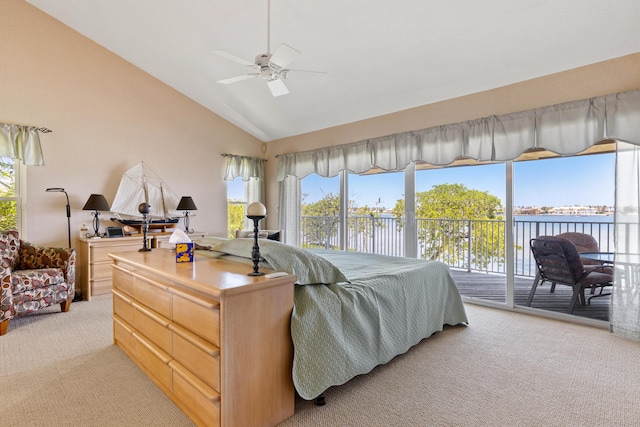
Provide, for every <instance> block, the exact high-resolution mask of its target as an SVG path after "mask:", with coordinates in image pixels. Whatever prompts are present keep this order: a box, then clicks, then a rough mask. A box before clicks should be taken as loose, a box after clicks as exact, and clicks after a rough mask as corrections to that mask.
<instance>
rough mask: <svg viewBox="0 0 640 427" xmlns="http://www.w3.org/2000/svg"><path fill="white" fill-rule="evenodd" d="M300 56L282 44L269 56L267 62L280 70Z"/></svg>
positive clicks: (296, 51)
mask: <svg viewBox="0 0 640 427" xmlns="http://www.w3.org/2000/svg"><path fill="white" fill-rule="evenodd" d="M298 55H300V52H299V51H298V50H296V49H294V48H292V47H291V46H289V45H287V44H284V43H282V44H281V45H280V47H279V48H278V49H277V50H276V51H275V52H273V55H271V59H270V60H269V62H271V63H272V64H275V65H277V66H278V67H280V68H284V67H286V66H287V65H289V64H291V63H292V62H293V61H294V60H295V59H296V58H297V57H298Z"/></svg>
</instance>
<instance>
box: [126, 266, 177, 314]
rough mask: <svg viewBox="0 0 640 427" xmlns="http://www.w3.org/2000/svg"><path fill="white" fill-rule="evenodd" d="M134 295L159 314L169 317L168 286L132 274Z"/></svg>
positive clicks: (170, 312) (169, 295)
mask: <svg viewBox="0 0 640 427" xmlns="http://www.w3.org/2000/svg"><path fill="white" fill-rule="evenodd" d="M133 292H134V294H133V295H134V296H135V298H136V299H137V300H138V301H140V302H141V303H143V304H144V305H146V306H147V307H150V308H151V309H153V310H155V311H157V312H158V313H160V314H161V315H163V316H165V317H167V318H169V319H171V317H172V302H171V292H169V287H168V286H167V285H165V284H163V283H162V282H157V281H155V280H151V279H147V278H145V277H141V276H138V275H137V274H134V291H133Z"/></svg>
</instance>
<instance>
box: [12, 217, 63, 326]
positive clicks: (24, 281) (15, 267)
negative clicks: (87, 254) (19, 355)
mask: <svg viewBox="0 0 640 427" xmlns="http://www.w3.org/2000/svg"><path fill="white" fill-rule="evenodd" d="M75 276H76V251H75V249H66V248H46V247H42V246H35V245H32V244H30V243H28V242H25V241H23V240H21V239H20V237H19V235H18V232H17V231H15V230H10V231H1V232H0V335H4V334H6V333H7V330H8V329H9V321H10V320H11V319H13V318H14V317H19V316H23V315H26V314H30V313H34V312H36V311H38V310H40V309H43V308H45V307H49V306H52V305H55V304H60V308H61V310H62V312H67V311H69V307H70V305H71V301H73V296H74V294H75Z"/></svg>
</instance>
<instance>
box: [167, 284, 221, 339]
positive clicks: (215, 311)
mask: <svg viewBox="0 0 640 427" xmlns="http://www.w3.org/2000/svg"><path fill="white" fill-rule="evenodd" d="M172 292H173V321H174V322H176V323H179V324H180V325H181V326H184V327H185V328H186V329H189V330H190V331H192V332H195V333H196V334H198V335H200V336H201V337H202V338H204V339H206V340H207V341H209V342H211V343H213V344H215V345H217V346H219V345H220V303H219V302H217V301H207V300H204V299H202V298H199V297H197V296H194V295H191V294H188V293H185V292H182V291H180V290H177V289H173V290H172Z"/></svg>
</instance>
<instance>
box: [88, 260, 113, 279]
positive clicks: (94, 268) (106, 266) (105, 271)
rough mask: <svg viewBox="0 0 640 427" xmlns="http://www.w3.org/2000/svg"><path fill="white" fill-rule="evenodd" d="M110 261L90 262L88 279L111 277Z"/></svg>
mask: <svg viewBox="0 0 640 427" xmlns="http://www.w3.org/2000/svg"><path fill="white" fill-rule="evenodd" d="M111 274H112V273H111V262H94V263H92V264H91V277H89V279H99V278H104V277H107V278H109V279H110V278H111Z"/></svg>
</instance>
